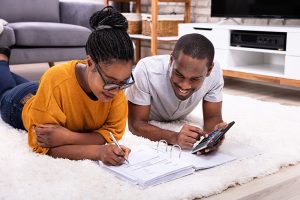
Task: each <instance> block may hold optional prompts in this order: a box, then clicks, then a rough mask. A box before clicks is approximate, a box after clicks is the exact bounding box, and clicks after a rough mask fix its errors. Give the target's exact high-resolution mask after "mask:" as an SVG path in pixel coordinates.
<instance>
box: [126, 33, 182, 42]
mask: <svg viewBox="0 0 300 200" xmlns="http://www.w3.org/2000/svg"><path fill="white" fill-rule="evenodd" d="M129 36H130V37H131V38H133V39H142V40H151V39H152V38H151V36H147V35H142V34H130V35H129ZM157 40H159V41H177V40H178V36H170V37H157Z"/></svg>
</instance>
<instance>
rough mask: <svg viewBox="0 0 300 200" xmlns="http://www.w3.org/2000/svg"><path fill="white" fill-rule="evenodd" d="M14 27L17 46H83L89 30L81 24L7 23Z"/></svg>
mask: <svg viewBox="0 0 300 200" xmlns="http://www.w3.org/2000/svg"><path fill="white" fill-rule="evenodd" d="M9 26H10V27H11V28H13V29H14V32H15V36H16V45H17V46H31V47H42V46H48V47H67V46H73V47H74V46H85V43H86V41H87V39H88V37H89V35H90V33H91V30H90V29H88V28H85V27H82V26H77V25H72V24H62V23H50V22H49V23H48V22H19V23H11V24H9Z"/></svg>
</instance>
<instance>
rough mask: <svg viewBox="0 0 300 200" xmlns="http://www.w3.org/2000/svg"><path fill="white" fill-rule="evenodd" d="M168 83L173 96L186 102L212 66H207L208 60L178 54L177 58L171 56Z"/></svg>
mask: <svg viewBox="0 0 300 200" xmlns="http://www.w3.org/2000/svg"><path fill="white" fill-rule="evenodd" d="M170 65H171V76H170V81H171V85H172V87H173V89H174V92H175V95H176V96H177V98H178V99H180V100H186V99H187V98H189V97H190V96H191V95H192V94H193V93H194V92H195V91H197V90H198V89H200V88H201V86H202V84H203V82H204V79H205V78H206V77H207V76H209V74H210V72H211V69H212V67H213V66H207V65H208V60H207V59H206V58H205V59H197V58H192V57H190V56H188V55H185V54H183V53H179V55H178V58H176V59H175V58H174V57H173V56H172V55H171V59H170Z"/></svg>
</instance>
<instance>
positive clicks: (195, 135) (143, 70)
mask: <svg viewBox="0 0 300 200" xmlns="http://www.w3.org/2000/svg"><path fill="white" fill-rule="evenodd" d="M213 59H214V47H213V44H212V43H211V42H210V41H209V40H208V39H207V38H206V37H204V36H203V35H200V34H188V35H185V36H182V37H181V38H180V39H179V40H178V41H177V43H176V45H175V48H174V50H173V52H172V53H171V55H170V56H167V55H164V56H153V57H148V58H144V59H142V60H140V61H139V63H138V64H137V66H136V68H135V71H134V77H135V78H136V83H135V85H133V86H132V87H131V88H129V89H128V90H127V91H126V96H127V99H128V101H129V102H128V103H129V118H128V123H129V130H130V131H131V132H132V133H133V134H135V135H138V136H143V137H145V138H148V139H150V140H153V141H159V140H161V139H163V140H166V141H167V142H168V143H169V144H178V145H180V146H181V148H183V149H191V148H192V147H193V145H194V143H196V141H197V140H199V139H200V137H201V136H205V135H207V134H208V133H209V132H211V131H212V130H214V129H216V128H224V127H226V123H225V122H223V120H222V111H221V109H222V93H221V92H222V88H223V85H224V80H223V75H222V71H221V69H220V67H219V66H218V65H214V63H213ZM201 101H202V106H203V119H204V127H203V130H202V129H201V128H199V127H195V126H191V125H188V124H185V125H184V126H183V127H182V129H181V130H180V132H179V133H177V132H174V131H170V130H165V129H161V128H159V127H157V126H154V125H151V124H149V123H148V121H150V120H156V121H163V122H168V121H172V120H179V119H183V118H184V117H186V116H187V115H188V114H189V113H190V112H191V111H192V110H193V109H194V108H195V107H196V106H197V105H198V103H199V102H201ZM214 149H215V148H214ZM210 150H213V149H208V150H206V151H205V152H208V151H210Z"/></svg>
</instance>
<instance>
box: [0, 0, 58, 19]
mask: <svg viewBox="0 0 300 200" xmlns="http://www.w3.org/2000/svg"><path fill="white" fill-rule="evenodd" d="M0 18H2V19H5V20H6V21H8V22H9V23H12V22H59V0H0Z"/></svg>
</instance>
